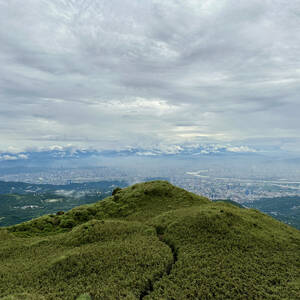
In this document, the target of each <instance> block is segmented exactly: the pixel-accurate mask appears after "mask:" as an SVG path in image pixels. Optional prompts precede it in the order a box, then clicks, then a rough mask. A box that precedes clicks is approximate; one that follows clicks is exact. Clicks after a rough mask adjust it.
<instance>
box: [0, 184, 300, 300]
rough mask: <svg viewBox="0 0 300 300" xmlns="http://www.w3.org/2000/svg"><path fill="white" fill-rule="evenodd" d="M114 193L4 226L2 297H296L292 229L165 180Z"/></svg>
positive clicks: (299, 255) (298, 278)
mask: <svg viewBox="0 0 300 300" xmlns="http://www.w3.org/2000/svg"><path fill="white" fill-rule="evenodd" d="M113 194H114V195H112V196H110V197H108V198H106V199H104V200H102V201H100V202H98V203H95V204H89V205H84V206H80V207H77V208H74V209H72V210H71V211H69V212H66V213H61V214H58V215H47V216H44V217H41V218H38V219H34V220H31V221H28V222H26V223H23V224H19V225H15V226H12V227H7V228H5V229H1V230H0V258H1V259H0V299H6V300H8V299H76V298H77V297H81V299H262V298H264V299H278V300H279V299H297V298H298V295H299V293H300V271H299V270H300V250H299V249H300V232H299V231H298V230H296V229H294V228H291V227H289V226H287V225H285V224H283V223H280V222H278V221H276V220H274V219H273V218H271V217H269V216H266V215H264V214H262V213H260V212H259V211H257V210H253V209H241V208H238V207H236V206H233V205H231V204H229V203H224V202H218V203H214V202H212V201H210V200H209V199H207V198H205V197H201V196H198V195H195V194H192V193H190V192H187V191H185V190H183V189H180V188H177V187H174V186H172V185H171V184H169V183H168V182H166V181H152V182H146V183H140V184H135V185H133V186H130V187H128V188H124V189H118V190H115V191H114V193H113ZM1 297H2V298H1ZM22 297H23V298H22ZM84 297H85V298H84Z"/></svg>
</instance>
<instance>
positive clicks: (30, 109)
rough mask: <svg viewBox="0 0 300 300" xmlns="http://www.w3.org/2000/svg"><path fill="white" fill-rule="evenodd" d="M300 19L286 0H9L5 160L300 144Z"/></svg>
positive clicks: (0, 7) (2, 101)
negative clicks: (91, 151)
mask: <svg viewBox="0 0 300 300" xmlns="http://www.w3.org/2000/svg"><path fill="white" fill-rule="evenodd" d="M299 16H300V4H299V3H298V2H297V1H289V2H286V1H282V0H272V1H271V0H253V1H233V0H232V1H231V0H204V1H196V0H187V1H178V0H166V1H157V0H151V1H150V0H145V1H138V0H122V1H120V0H118V1H117V0H101V1H96V0H81V1H79V0H76V1H75V0H69V1H67V0H52V1H46V0H44V1H42V0H40V1H38V0H27V1H20V0H10V1H4V0H0V64H1V68H0V138H1V149H0V150H8V149H13V148H18V149H24V148H28V147H45V146H49V145H53V144H59V145H66V144H73V145H77V146H91V147H99V148H120V147H125V146H144V147H151V145H154V144H155V145H157V144H175V143H177V144H178V143H179V144H181V143H196V142H197V143H201V142H218V143H222V142H231V143H235V142H236V143H237V142H240V141H241V140H249V141H250V140H256V141H258V140H260V139H265V140H267V139H271V140H274V139H278V141H280V140H282V141H283V140H284V138H289V141H290V140H293V139H295V141H296V140H297V137H299V130H300V122H299V121H298V119H299V117H298V112H299V111H300V99H299V95H300V60H299V53H300V36H299V32H300V18H299ZM296 144H297V143H296V142H295V145H292V146H291V143H290V142H289V147H290V148H292V147H297V145H296ZM298 146H299V145H298Z"/></svg>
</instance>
